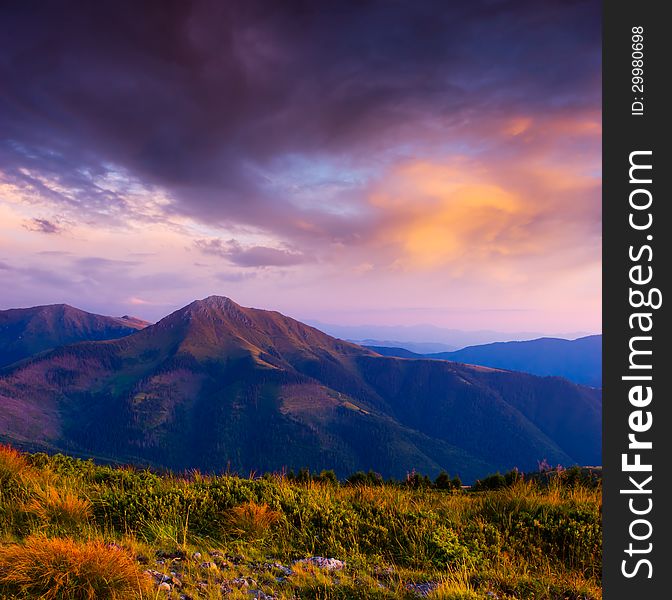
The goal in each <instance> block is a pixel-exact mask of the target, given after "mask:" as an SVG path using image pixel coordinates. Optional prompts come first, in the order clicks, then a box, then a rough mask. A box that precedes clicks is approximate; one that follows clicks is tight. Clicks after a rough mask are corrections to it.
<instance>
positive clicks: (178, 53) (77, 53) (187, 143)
mask: <svg viewBox="0 0 672 600" xmlns="http://www.w3.org/2000/svg"><path fill="white" fill-rule="evenodd" d="M0 12H1V14H0V33H1V35H2V39H3V49H2V58H1V59H0V78H1V79H2V81H3V90H2V92H1V93H0V137H1V138H2V145H1V146H0V160H1V161H2V162H1V167H2V170H3V171H4V174H5V178H6V179H7V180H9V181H11V182H12V183H14V184H15V185H19V186H23V187H26V188H29V189H31V190H34V191H36V192H38V193H40V194H42V195H45V196H48V197H49V198H51V199H52V200H53V202H54V203H57V204H59V203H62V204H67V205H70V206H73V207H76V208H77V210H80V211H81V212H82V214H83V215H87V214H93V215H96V216H97V217H99V218H108V219H124V218H129V219H132V218H134V214H133V208H132V207H130V206H128V204H127V201H126V199H125V196H124V193H123V192H124V191H125V190H123V189H121V190H120V191H117V190H115V189H111V188H110V187H109V186H101V185H100V182H99V179H100V178H101V177H106V176H109V175H110V173H111V172H112V174H119V173H118V172H117V170H121V175H123V176H122V177H117V178H116V181H117V182H119V181H121V182H122V183H118V185H121V186H122V188H123V181H124V178H125V177H131V178H136V179H137V180H139V181H140V182H142V183H143V185H147V186H159V187H161V188H164V189H166V190H167V191H168V192H169V193H170V194H171V197H172V199H173V204H172V205H170V206H169V207H167V209H166V210H168V211H169V212H173V213H178V214H183V215H189V216H192V217H195V218H198V219H202V220H206V221H208V222H211V223H232V224H247V225H253V226H257V227H261V228H265V229H268V230H272V231H275V232H276V233H279V234H281V235H285V236H287V237H294V238H295V239H296V238H299V237H308V238H309V237H316V238H318V239H331V240H334V239H335V240H340V241H343V240H347V239H348V236H353V235H356V234H357V232H356V229H357V228H358V227H365V226H366V224H367V220H366V218H364V217H363V216H361V215H359V216H358V217H357V219H356V224H355V222H354V221H353V219H352V218H351V217H347V216H344V215H338V214H335V213H334V212H333V211H332V212H329V211H326V212H325V210H324V206H321V205H320V199H319V198H317V199H315V201H314V202H313V203H311V204H309V206H305V205H302V207H299V206H298V205H296V204H293V203H292V202H291V201H290V200H289V198H288V197H287V196H286V195H283V194H282V193H280V192H279V191H278V189H276V188H275V187H273V185H272V182H269V179H268V174H269V173H273V172H274V171H277V170H278V168H279V166H280V165H282V164H283V160H285V159H286V158H287V157H292V156H308V157H312V158H315V159H320V158H324V159H336V158H339V157H342V156H343V155H344V154H347V156H348V157H349V158H348V160H349V161H352V162H354V163H357V162H360V163H361V162H364V163H366V162H367V161H371V160H372V157H375V156H376V153H378V152H381V153H382V152H384V151H385V149H387V148H389V147H392V146H394V144H395V142H396V143H404V142H405V141H406V138H408V137H409V135H410V134H412V132H413V131H418V130H419V129H420V128H422V127H425V126H427V121H428V120H431V121H432V122H435V123H436V124H438V126H439V127H440V128H441V129H442V130H445V131H447V132H449V131H450V128H451V127H452V126H453V125H457V124H462V123H464V122H465V121H469V120H470V119H475V120H478V119H479V118H480V115H483V114H485V113H488V114H496V113H497V112H499V111H502V112H507V111H512V110H524V111H526V112H535V111H536V112H544V111H547V110H553V109H558V108H562V109H580V108H582V107H585V106H595V105H597V103H598V98H599V89H598V79H599V49H598V45H599V39H600V37H599V12H600V4H599V3H598V2H594V1H590V2H581V1H561V0H550V1H547V2H538V1H532V0H529V1H527V0H526V1H515V2H514V1H506V0H504V1H496V0H492V1H487V0H483V1H481V2H446V1H445V0H440V1H436V2H433V1H427V2H414V1H411V0H409V1H380V2H375V1H364V0H358V1H355V0H352V1H342V0H339V1H333V2H325V1H322V2H309V1H303V2H299V1H296V2H271V1H270V0H269V1H267V2H259V1H256V2H255V1H242V0H241V1H229V2H219V1H215V0H212V1H192V2H189V1H185V0H173V1H169V0H168V1H160V2H159V1H148V2H130V1H127V2H119V1H117V2H107V1H101V2H84V1H82V2H58V3H56V2H41V1H40V2H31V1H21V2H18V1H17V2H5V3H3V7H2V9H0ZM346 163H347V161H346ZM64 190H65V191H64ZM306 223H309V224H310V226H306ZM268 250H272V249H266V250H264V251H263V252H262V250H256V251H255V252H253V253H252V254H250V250H249V249H248V250H246V251H244V252H242V253H238V254H236V253H232V254H231V255H230V258H231V260H232V261H233V262H236V260H238V261H239V262H237V264H241V265H245V264H246V261H249V262H250V264H256V263H263V262H264V261H266V262H268V261H269V260H270V264H274V263H273V257H272V256H271V254H272V253H271V254H269V253H268ZM264 252H266V254H265V255H264ZM277 252H278V251H276V253H277ZM280 252H281V251H280ZM246 253H247V254H246ZM236 257H237V258H236ZM275 260H276V261H277V260H280V261H282V260H285V258H283V257H282V256H280V255H278V254H275ZM288 260H291V257H290V258H289V259H288ZM240 261H242V262H240ZM246 266H247V265H246Z"/></svg>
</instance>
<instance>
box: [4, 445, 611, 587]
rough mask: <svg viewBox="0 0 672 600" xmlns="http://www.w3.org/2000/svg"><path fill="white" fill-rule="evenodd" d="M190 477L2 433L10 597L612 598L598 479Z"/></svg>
mask: <svg viewBox="0 0 672 600" xmlns="http://www.w3.org/2000/svg"><path fill="white" fill-rule="evenodd" d="M458 483H459V482H457V481H453V480H451V479H450V478H448V477H446V476H445V475H444V476H442V477H439V478H438V479H437V480H436V482H430V481H429V480H428V479H426V478H423V477H420V476H418V475H412V476H410V477H409V478H408V480H407V481H405V482H383V481H382V480H381V479H380V478H378V477H376V476H375V475H374V474H359V475H357V476H356V477H353V478H351V479H350V480H349V481H346V482H338V481H337V480H336V478H335V477H334V476H333V474H332V473H329V472H327V473H323V474H322V475H320V476H311V475H310V474H309V473H307V472H301V473H299V474H298V476H293V477H290V476H288V475H286V474H285V475H282V474H277V475H265V476H263V477H254V476H250V477H248V478H243V477H238V476H234V475H221V476H206V475H202V474H200V473H198V472H191V473H187V474H184V475H182V476H177V475H173V474H157V473H153V472H150V471H147V470H137V469H134V468H130V467H123V468H119V467H111V466H102V465H97V464H95V463H94V462H92V461H83V460H79V459H74V458H71V457H68V456H64V455H54V456H47V455H46V454H26V453H21V452H18V451H16V450H14V449H13V448H10V447H8V446H2V447H0V598H2V599H9V598H45V599H54V600H56V599H87V600H88V599H107V598H109V599H117V600H125V599H139V598H145V599H148V598H162V599H163V598H166V599H167V598H172V599H178V598H179V599H182V600H187V599H190V598H192V599H196V598H205V599H214V598H258V599H267V600H268V599H272V598H276V599H290V598H311V599H312V598H314V599H330V598H339V599H341V598H342V599H348V598H373V599H377V598H379V599H383V598H419V597H429V598H435V599H446V600H447V599H451V600H477V599H490V600H494V599H499V600H506V599H513V598H519V599H535V600H537V599H569V600H580V599H582V600H597V599H599V598H601V589H600V572H601V524H600V512H601V483H600V480H599V478H598V477H595V476H594V474H592V473H591V472H589V471H588V472H587V471H585V470H578V469H569V470H566V471H558V470H551V471H547V472H544V473H540V474H536V475H533V476H525V477H523V476H521V475H518V474H517V473H515V472H512V473H509V474H508V475H507V476H506V477H503V476H493V477H490V478H488V479H486V480H482V481H481V482H480V483H479V484H478V485H476V486H474V488H473V489H471V490H464V489H462V488H460V487H459V486H458V485H457V484H458Z"/></svg>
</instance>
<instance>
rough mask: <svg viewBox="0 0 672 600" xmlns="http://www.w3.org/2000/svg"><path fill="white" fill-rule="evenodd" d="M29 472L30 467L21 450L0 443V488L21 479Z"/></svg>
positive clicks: (30, 472) (30, 471)
mask: <svg viewBox="0 0 672 600" xmlns="http://www.w3.org/2000/svg"><path fill="white" fill-rule="evenodd" d="M30 474H32V469H31V467H30V465H29V464H28V461H27V460H26V458H25V457H24V455H23V454H22V453H21V452H19V451H18V450H15V449H14V448H12V447H11V446H6V445H4V444H0V489H5V488H7V487H8V486H9V485H10V484H12V483H18V482H21V481H23V480H24V479H25V478H26V476H30Z"/></svg>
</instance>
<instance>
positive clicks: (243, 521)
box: [227, 501, 282, 540]
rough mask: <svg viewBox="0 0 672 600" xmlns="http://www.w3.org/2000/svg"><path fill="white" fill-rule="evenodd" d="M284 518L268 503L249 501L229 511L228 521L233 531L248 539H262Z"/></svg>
mask: <svg viewBox="0 0 672 600" xmlns="http://www.w3.org/2000/svg"><path fill="white" fill-rule="evenodd" d="M281 519H282V514H281V513H279V512H278V511H275V510H272V509H271V508H270V507H269V506H268V505H267V504H257V503H256V502H252V501H250V502H247V503H246V504H241V505H240V506H236V507H234V508H232V509H231V510H230V511H229V514H228V518H227V522H228V525H229V527H230V531H231V533H233V534H234V535H236V536H238V537H241V538H244V539H247V540H261V539H263V538H264V537H266V535H267V534H268V532H269V530H270V528H271V526H272V525H274V524H276V523H277V522H278V521H280V520H281Z"/></svg>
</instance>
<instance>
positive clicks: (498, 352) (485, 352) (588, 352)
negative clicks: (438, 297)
mask: <svg viewBox="0 0 672 600" xmlns="http://www.w3.org/2000/svg"><path fill="white" fill-rule="evenodd" d="M367 347H368V348H371V349H372V350H374V351H376V352H378V353H379V354H383V355H385V356H397V357H401V358H434V359H441V360H451V361H455V362H460V363H466V364H473V365H482V366H484V367H493V368H496V369H507V370H509V371H523V372H525V373H532V374H533V375H543V376H546V375H555V376H560V377H565V378H566V379H569V380H570V381H573V382H575V383H581V384H583V385H589V386H592V387H602V336H601V335H589V336H586V337H582V338H579V339H576V340H564V339H560V338H539V339H536V340H528V341H524V342H495V343H492V344H483V345H480V346H468V347H467V348H462V349H461V350H457V351H455V352H439V353H432V354H418V353H415V352H411V351H409V350H407V349H405V348H390V347H385V346H367Z"/></svg>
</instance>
